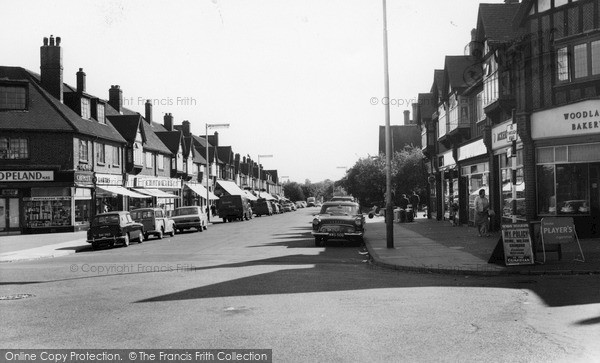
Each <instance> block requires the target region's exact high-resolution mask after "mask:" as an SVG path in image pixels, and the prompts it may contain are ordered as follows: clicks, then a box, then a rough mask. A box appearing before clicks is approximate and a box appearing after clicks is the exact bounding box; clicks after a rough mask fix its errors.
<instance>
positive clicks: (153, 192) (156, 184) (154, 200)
mask: <svg viewBox="0 0 600 363" xmlns="http://www.w3.org/2000/svg"><path fill="white" fill-rule="evenodd" d="M182 186H183V183H182V181H181V179H174V178H163V177H153V176H134V175H127V182H126V187H127V188H129V189H130V190H131V191H134V192H135V193H139V194H142V195H145V196H147V197H148V199H146V200H140V199H139V198H130V200H129V202H130V204H129V207H130V208H129V209H136V208H143V207H157V208H162V209H163V210H164V211H165V212H167V213H169V212H171V211H173V210H174V209H175V208H177V207H180V206H182V201H181V195H182V190H181V189H182Z"/></svg>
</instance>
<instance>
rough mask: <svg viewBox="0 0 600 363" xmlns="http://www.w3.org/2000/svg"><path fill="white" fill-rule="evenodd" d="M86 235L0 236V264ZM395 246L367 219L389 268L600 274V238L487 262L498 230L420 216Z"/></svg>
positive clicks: (62, 251) (375, 252) (44, 254)
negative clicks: (486, 231)
mask: <svg viewBox="0 0 600 363" xmlns="http://www.w3.org/2000/svg"><path fill="white" fill-rule="evenodd" d="M85 239H86V232H85V231H82V232H71V233H51V234H43V235H3V236H1V235H0V263H7V262H14V261H24V260H35V259H40V258H50V257H59V256H65V255H69V254H73V253H76V252H77V251H79V250H82V249H87V248H89V246H90V245H89V244H88V243H87V242H86V241H85ZM393 242H394V243H393V247H392V248H388V246H387V238H386V225H385V221H384V218H383V217H380V216H375V217H374V218H373V219H367V224H366V233H365V245H366V247H367V250H368V252H369V255H370V256H369V257H370V260H371V263H372V264H374V265H376V266H380V267H384V268H390V269H396V270H404V271H414V272H421V273H442V274H459V275H505V274H517V275H541V274H599V273H600V238H592V239H582V240H580V241H579V242H580V245H581V250H582V251H583V256H582V254H581V253H580V250H579V245H578V244H577V243H567V244H563V245H562V258H560V259H559V256H558V254H557V253H555V252H547V253H546V258H545V261H544V257H543V254H542V253H541V252H539V253H536V256H535V257H536V258H535V259H536V263H535V264H533V265H519V266H506V265H505V264H504V260H503V259H502V256H500V259H496V260H494V261H491V262H490V258H491V257H492V255H493V254H494V250H495V249H496V247H497V246H498V243H499V242H500V247H501V235H500V232H494V233H491V236H490V237H478V236H477V231H476V229H475V228H474V227H468V226H466V225H463V226H459V227H453V226H452V225H451V224H450V223H449V222H447V221H436V220H434V219H427V218H423V217H422V216H419V217H418V218H416V219H415V220H414V221H413V222H411V223H394V233H393Z"/></svg>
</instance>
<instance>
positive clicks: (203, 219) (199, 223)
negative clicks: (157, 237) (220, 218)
mask: <svg viewBox="0 0 600 363" xmlns="http://www.w3.org/2000/svg"><path fill="white" fill-rule="evenodd" d="M171 219H172V220H173V222H175V229H176V230H177V231H178V232H181V231H183V230H185V229H191V228H195V229H196V230H197V231H200V232H202V231H203V230H206V228H207V225H208V217H207V216H206V213H204V212H203V211H202V208H201V207H198V206H189V207H179V208H175V210H174V211H173V214H171Z"/></svg>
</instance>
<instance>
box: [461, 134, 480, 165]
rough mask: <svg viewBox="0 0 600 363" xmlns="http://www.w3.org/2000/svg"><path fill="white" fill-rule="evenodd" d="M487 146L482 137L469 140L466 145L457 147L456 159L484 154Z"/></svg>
mask: <svg viewBox="0 0 600 363" xmlns="http://www.w3.org/2000/svg"><path fill="white" fill-rule="evenodd" d="M486 153H487V148H486V147H485V144H484V143H483V139H481V140H477V141H474V142H471V143H469V144H467V145H464V146H461V147H459V148H458V155H457V156H458V161H462V160H466V159H470V158H474V157H476V156H479V155H485V154H486Z"/></svg>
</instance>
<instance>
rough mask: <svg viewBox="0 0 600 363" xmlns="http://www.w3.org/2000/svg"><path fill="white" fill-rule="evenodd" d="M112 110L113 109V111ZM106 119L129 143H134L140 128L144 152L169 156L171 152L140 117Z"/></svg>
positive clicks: (117, 116) (119, 116)
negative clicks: (154, 152)
mask: <svg viewBox="0 0 600 363" xmlns="http://www.w3.org/2000/svg"><path fill="white" fill-rule="evenodd" d="M113 110H114V109H113ZM107 119H108V120H109V121H110V123H111V124H112V125H113V126H114V127H115V128H116V129H117V130H118V131H119V132H120V133H121V135H123V137H124V138H125V140H127V142H129V143H133V142H134V141H135V136H136V134H137V130H138V127H141V131H142V137H143V138H144V145H143V147H144V150H148V151H156V152H159V153H162V154H169V155H170V154H171V151H170V150H169V149H168V148H167V147H166V146H165V144H164V143H163V142H162V141H161V140H160V139H159V138H158V136H156V133H155V131H154V129H153V128H152V126H151V125H150V124H148V122H146V120H145V119H144V118H143V117H142V116H141V115H140V114H135V115H109V116H107Z"/></svg>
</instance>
